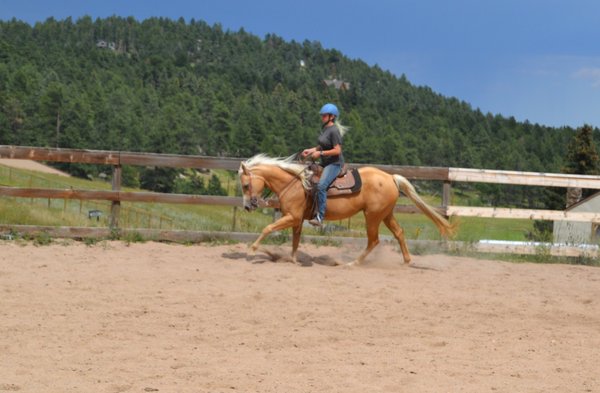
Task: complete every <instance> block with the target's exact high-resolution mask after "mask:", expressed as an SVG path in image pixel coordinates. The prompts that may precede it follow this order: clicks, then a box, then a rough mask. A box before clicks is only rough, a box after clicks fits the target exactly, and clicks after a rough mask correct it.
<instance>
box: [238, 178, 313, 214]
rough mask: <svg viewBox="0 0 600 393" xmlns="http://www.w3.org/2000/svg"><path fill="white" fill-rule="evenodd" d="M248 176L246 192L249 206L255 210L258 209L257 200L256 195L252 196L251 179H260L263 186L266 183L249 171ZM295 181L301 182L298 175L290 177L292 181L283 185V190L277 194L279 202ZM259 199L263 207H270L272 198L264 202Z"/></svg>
mask: <svg viewBox="0 0 600 393" xmlns="http://www.w3.org/2000/svg"><path fill="white" fill-rule="evenodd" d="M248 176H249V177H250V181H249V182H248V192H249V193H250V206H251V207H252V208H254V209H256V208H257V207H258V200H259V198H258V196H257V195H252V194H253V193H254V192H253V187H252V178H253V177H256V178H258V179H261V180H262V181H263V182H264V183H265V184H267V181H266V180H265V178H264V177H262V176H259V175H255V174H254V173H252V171H251V170H248ZM295 181H301V178H300V176H299V175H294V176H293V177H292V179H291V180H290V181H289V182H288V183H287V184H286V185H285V187H283V189H282V190H281V191H280V192H279V194H278V199H279V200H281V199H282V198H283V196H284V195H285V194H286V193H287V192H288V191H289V190H290V189H291V188H292V185H293V184H294V183H295ZM303 188H304V187H303ZM260 199H261V200H263V201H264V202H265V205H267V206H270V205H271V202H272V201H273V200H274V198H270V199H268V200H265V199H263V198H260Z"/></svg>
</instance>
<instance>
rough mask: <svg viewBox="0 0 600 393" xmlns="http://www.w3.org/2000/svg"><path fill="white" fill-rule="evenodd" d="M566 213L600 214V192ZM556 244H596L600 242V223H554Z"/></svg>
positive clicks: (570, 207) (573, 206) (572, 206)
mask: <svg viewBox="0 0 600 393" xmlns="http://www.w3.org/2000/svg"><path fill="white" fill-rule="evenodd" d="M566 211H568V212H580V213H600V192H598V193H596V194H594V195H591V196H589V197H587V198H586V199H583V200H581V201H579V202H577V203H575V204H573V205H571V206H569V207H568V208H567V209H566ZM553 234H554V243H563V244H596V243H599V242H600V223H591V222H582V221H554V229H553Z"/></svg>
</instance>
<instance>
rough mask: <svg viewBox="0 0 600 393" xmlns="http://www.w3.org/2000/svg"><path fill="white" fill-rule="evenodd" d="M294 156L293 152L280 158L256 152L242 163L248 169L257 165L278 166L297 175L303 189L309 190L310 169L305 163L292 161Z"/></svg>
mask: <svg viewBox="0 0 600 393" xmlns="http://www.w3.org/2000/svg"><path fill="white" fill-rule="evenodd" d="M295 158H296V155H295V154H294V155H291V156H289V157H286V158H281V157H269V156H267V155H266V154H262V153H261V154H257V155H255V156H254V157H251V158H249V159H248V160H246V161H244V165H245V166H246V167H247V168H248V169H252V168H254V167H257V166H259V165H266V166H276V167H278V168H281V169H283V170H284V171H286V172H289V173H291V174H292V175H295V176H298V177H299V178H300V180H301V181H302V186H303V187H304V188H305V189H307V190H309V189H310V188H311V185H310V176H311V171H309V170H308V169H307V167H306V165H303V164H298V163H297V162H294V159H295Z"/></svg>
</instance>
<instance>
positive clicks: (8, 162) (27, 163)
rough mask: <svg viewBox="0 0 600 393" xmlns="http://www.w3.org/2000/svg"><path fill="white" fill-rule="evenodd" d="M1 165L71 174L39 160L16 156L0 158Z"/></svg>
mask: <svg viewBox="0 0 600 393" xmlns="http://www.w3.org/2000/svg"><path fill="white" fill-rule="evenodd" d="M0 165H4V166H10V167H12V168H19V169H28V170H30V171H36V172H43V173H51V174H53V175H58V176H69V175H68V174H67V173H64V172H62V171H59V170H58V169H54V168H52V167H49V166H47V165H44V164H42V163H39V162H37V161H31V160H20V159H16V158H0Z"/></svg>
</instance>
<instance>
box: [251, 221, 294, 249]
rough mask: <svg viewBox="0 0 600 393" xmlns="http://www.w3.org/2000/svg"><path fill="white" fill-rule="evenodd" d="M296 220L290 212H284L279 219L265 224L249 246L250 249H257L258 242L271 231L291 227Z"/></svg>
mask: <svg viewBox="0 0 600 393" xmlns="http://www.w3.org/2000/svg"><path fill="white" fill-rule="evenodd" d="M296 221H297V220H296V219H295V218H294V217H293V216H292V215H291V214H286V215H285V216H283V217H281V218H280V219H279V220H277V221H275V222H274V223H272V224H269V225H267V226H266V227H265V228H264V229H263V230H262V233H261V234H260V236H259V237H258V239H256V241H255V242H254V243H252V245H251V246H250V248H251V249H252V251H256V250H257V249H258V245H259V244H260V242H261V241H262V240H263V239H264V238H265V237H267V236H269V234H270V233H271V232H273V231H280V230H282V229H285V228H289V227H292V226H294V224H295V223H296Z"/></svg>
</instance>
